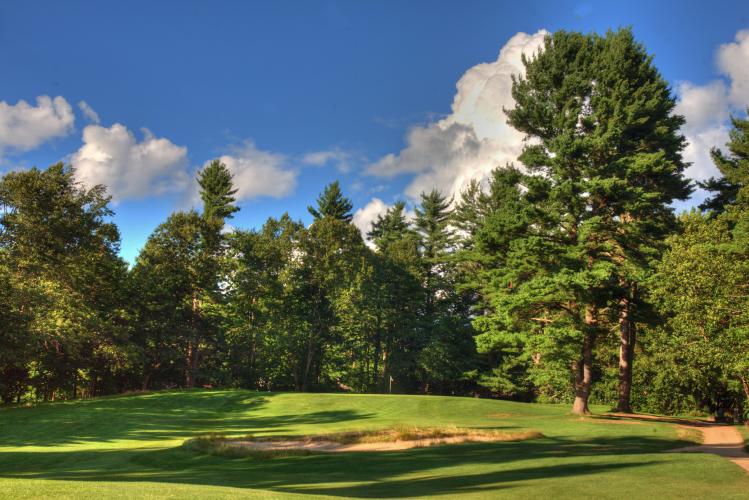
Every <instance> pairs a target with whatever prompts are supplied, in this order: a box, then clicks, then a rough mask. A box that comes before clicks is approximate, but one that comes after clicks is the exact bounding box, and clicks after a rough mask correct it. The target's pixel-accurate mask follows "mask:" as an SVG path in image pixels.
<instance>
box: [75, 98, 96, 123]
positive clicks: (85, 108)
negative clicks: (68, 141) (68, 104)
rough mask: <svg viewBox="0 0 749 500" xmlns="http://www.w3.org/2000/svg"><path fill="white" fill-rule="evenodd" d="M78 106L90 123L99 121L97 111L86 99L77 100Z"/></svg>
mask: <svg viewBox="0 0 749 500" xmlns="http://www.w3.org/2000/svg"><path fill="white" fill-rule="evenodd" d="M78 108H79V109H80V110H81V112H82V113H83V116H85V117H86V119H87V120H88V121H90V122H91V123H96V124H98V123H99V122H100V120H99V113H97V112H96V111H94V108H92V107H91V106H90V105H89V104H88V103H87V102H86V101H79V102H78Z"/></svg>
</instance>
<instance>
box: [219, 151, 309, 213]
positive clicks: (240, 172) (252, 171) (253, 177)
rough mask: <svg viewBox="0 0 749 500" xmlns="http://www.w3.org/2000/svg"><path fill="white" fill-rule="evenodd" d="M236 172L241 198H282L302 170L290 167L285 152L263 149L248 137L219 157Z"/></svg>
mask: <svg viewBox="0 0 749 500" xmlns="http://www.w3.org/2000/svg"><path fill="white" fill-rule="evenodd" d="M219 161H221V162H222V163H223V164H225V165H226V167H227V168H228V169H229V171H230V172H231V173H232V175H233V176H234V186H235V187H236V189H237V195H236V196H237V201H242V200H249V199H252V198H257V197H260V196H271V197H274V198H281V197H283V196H286V195H288V194H290V193H291V192H292V191H293V190H294V188H295V187H296V179H297V176H298V175H299V172H298V171H296V170H294V169H292V168H289V167H288V160H287V157H286V156H285V155H282V154H279V153H273V152H270V151H263V150H260V149H258V148H257V146H255V143H254V142H252V141H251V140H247V141H245V142H244V144H243V145H242V146H241V147H239V148H234V150H233V151H231V154H228V155H224V156H221V157H220V158H219Z"/></svg>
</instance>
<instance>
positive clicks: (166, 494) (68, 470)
mask: <svg viewBox="0 0 749 500" xmlns="http://www.w3.org/2000/svg"><path fill="white" fill-rule="evenodd" d="M593 410H594V411H595V412H597V413H599V414H600V413H603V412H604V411H605V408H602V407H601V408H593ZM413 429H422V431H423V432H427V431H426V430H425V429H440V431H439V432H446V430H449V429H472V430H475V431H476V432H487V433H492V432H497V433H507V434H509V435H512V434H515V433H523V432H530V431H534V432H540V433H542V434H543V437H538V438H534V439H530V440H525V441H517V442H492V443H466V444H460V445H443V446H431V447H426V448H415V449H408V450H399V451H387V452H357V453H335V454H302V455H300V454H287V455H281V456H278V455H274V456H271V457H258V456H249V457H240V458H227V457H225V456H214V455H210V454H206V453H196V451H195V450H193V449H190V447H189V446H183V444H184V443H185V442H186V441H187V440H190V439H193V438H197V437H199V436H205V435H208V434H216V435H220V436H222V438H239V437H242V436H247V435H251V436H253V437H254V438H256V439H269V438H274V439H276V438H281V437H284V436H285V437H287V438H288V437H290V436H326V435H327V436H330V435H331V434H333V435H335V434H337V435H348V436H356V435H358V436H361V437H360V438H357V439H369V438H368V437H367V436H377V435H378V433H379V436H380V437H383V433H384V432H385V431H386V430H388V431H387V432H391V431H393V430H396V431H395V432H396V433H395V434H388V436H392V435H396V436H400V437H399V438H400V439H402V438H404V437H407V436H408V433H409V432H413ZM429 432H432V431H429ZM399 433H400V434H399ZM692 438H693V436H681V437H680V436H679V434H678V432H677V428H676V427H675V426H674V425H671V424H667V423H661V422H652V421H648V422H645V421H643V422H639V423H638V424H637V425H622V424H621V423H617V422H616V421H615V420H613V419H612V420H609V419H606V418H596V419H592V418H583V419H581V418H579V417H576V416H573V415H570V414H569V407H568V406H566V405H561V406H559V405H540V404H538V405H536V404H522V403H512V402H505V401H492V400H484V399H474V398H449V397H425V396H388V395H348V394H296V393H258V392H253V391H243V390H227V391H218V390H195V391H171V392H159V393H152V394H143V395H130V396H122V397H110V398H101V399H94V400H87V401H75V402H63V403H51V404H41V405H37V406H35V407H33V408H6V409H2V410H0V497H5V498H29V497H37V498H49V497H53V496H54V497H61V498H65V497H69V498H75V499H76V500H78V499H85V498H134V497H149V498H198V497H199V498H242V497H252V498H257V497H261V498H262V497H266V498H275V497H279V496H280V497H287V496H294V495H297V494H301V495H304V496H305V497H309V496H310V495H313V496H316V497H317V496H322V497H324V496H332V497H377V498H387V497H403V496H414V495H424V496H430V495H434V496H440V497H451V496H454V497H460V498H465V497H476V498H483V497H486V498H538V497H548V498H581V497H582V498H623V497H626V498H634V499H636V498H648V499H650V498H666V499H668V498H742V499H743V498H746V492H747V491H749V477H747V475H746V474H744V473H743V471H741V470H740V469H739V468H738V467H736V466H735V465H734V464H732V463H730V462H729V461H727V460H725V459H722V458H720V457H717V456H712V455H703V454H695V453H691V454H682V453H661V452H662V451H664V450H668V449H671V448H676V447H681V446H686V445H689V444H692V443H690V442H688V441H689V440H691V439H692ZM341 439H348V438H341ZM377 439H379V438H377ZM387 439H391V437H388V438H387ZM395 439H397V438H395ZM625 484H636V485H637V488H628V489H627V491H623V490H620V489H618V486H617V485H625Z"/></svg>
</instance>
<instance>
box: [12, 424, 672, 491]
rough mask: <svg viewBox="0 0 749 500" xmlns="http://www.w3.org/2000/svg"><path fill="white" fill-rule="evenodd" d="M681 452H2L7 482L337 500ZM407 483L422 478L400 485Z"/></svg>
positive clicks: (501, 482) (635, 462)
mask: <svg viewBox="0 0 749 500" xmlns="http://www.w3.org/2000/svg"><path fill="white" fill-rule="evenodd" d="M306 417H308V416H305V418H306ZM291 418H293V417H291ZM674 444H675V442H674V441H670V440H661V439H653V438H643V437H632V438H612V439H593V440H582V441H581V440H572V439H565V438H555V439H550V438H543V439H539V440H533V441H523V442H514V443H482V444H464V445H457V446H437V447H430V448H421V449H411V450H404V451H398V452H379V453H348V454H320V455H309V456H297V457H286V458H274V459H263V460H260V459H252V458H245V459H226V458H220V457H212V456H207V455H201V454H197V453H193V452H189V451H186V450H183V449H181V448H172V449H165V450H128V451H81V452H6V453H0V464H2V467H1V472H0V477H3V478H19V479H20V478H26V479H32V478H33V479H55V480H69V481H149V482H166V483H183V484H199V485H215V486H233V487H239V488H255V489H258V488H260V489H269V490H275V491H279V492H289V493H292V492H293V493H310V494H324V495H335V496H351V497H380V498H382V497H403V496H409V495H430V494H431V495H436V494H460V493H468V492H477V491H484V490H498V489H506V488H511V487H515V486H519V485H520V484H519V483H521V482H523V481H528V480H534V479H554V478H563V477H568V476H585V475H590V474H597V473H601V472H606V471H613V470H617V469H627V468H635V467H643V466H650V465H654V464H658V463H660V462H659V460H658V459H657V457H655V456H654V457H652V459H644V457H636V455H640V454H646V453H653V452H657V451H659V450H662V449H668V448H672V447H673V446H674ZM448 468H449V469H448ZM487 469H491V470H487ZM404 474H415V475H418V477H415V478H413V479H409V478H403V477H401V476H402V475H404ZM357 483H358V484H357Z"/></svg>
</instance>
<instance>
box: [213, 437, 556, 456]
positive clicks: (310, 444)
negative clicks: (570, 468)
mask: <svg viewBox="0 0 749 500" xmlns="http://www.w3.org/2000/svg"><path fill="white" fill-rule="evenodd" d="M537 437H543V434H541V433H539V432H526V433H518V434H513V435H507V436H481V435H473V436H446V437H433V438H423V439H413V440H403V441H400V440H398V441H381V442H365V443H337V442H335V441H323V440H316V439H313V440H310V439H287V440H273V441H248V440H237V441H229V442H227V444H229V445H231V446H239V447H245V448H251V449H254V450H262V451H288V450H308V451H319V452H331V453H336V452H354V451H397V450H408V449H411V448H425V447H427V446H437V445H445V444H460V443H493V442H501V441H520V440H525V439H533V438H537Z"/></svg>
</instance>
